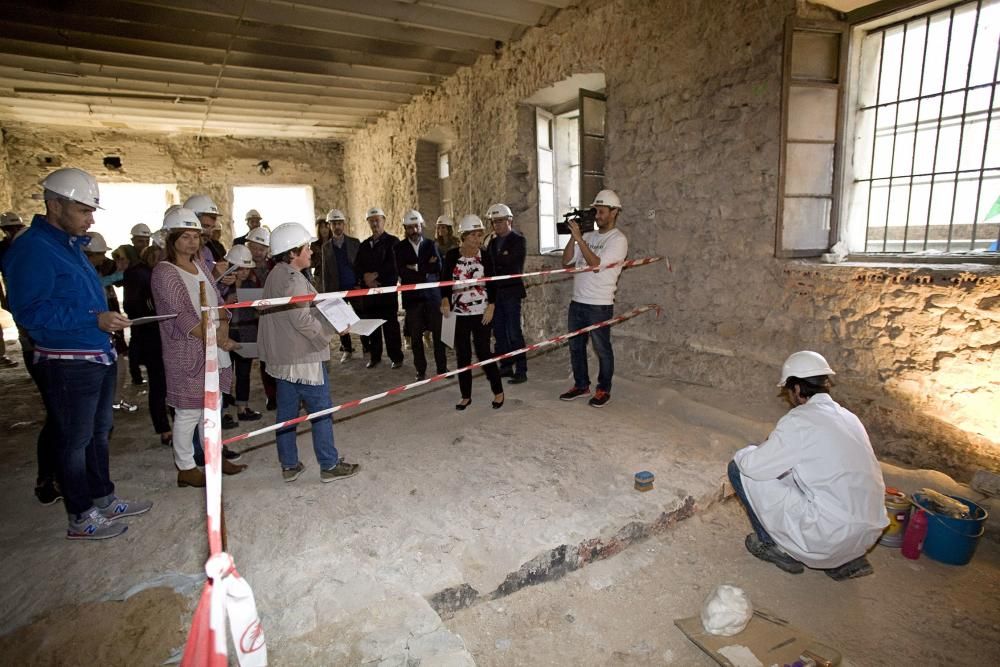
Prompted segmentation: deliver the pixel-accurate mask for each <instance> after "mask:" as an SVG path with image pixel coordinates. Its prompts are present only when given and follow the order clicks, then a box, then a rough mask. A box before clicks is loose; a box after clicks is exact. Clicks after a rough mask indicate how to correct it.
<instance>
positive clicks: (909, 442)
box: [345, 0, 1000, 476]
mask: <svg viewBox="0 0 1000 667" xmlns="http://www.w3.org/2000/svg"><path fill="white" fill-rule="evenodd" d="M797 10H798V11H799V12H801V13H804V14H808V15H810V16H812V17H815V16H816V15H817V10H816V9H815V8H811V7H810V6H809V5H808V4H806V3H802V2H799V3H796V2H795V1H794V0H788V1H786V2H764V3H761V2H756V1H751V0H718V1H716V2H711V3H699V2H689V1H687V0H614V1H610V2H608V1H598V0H594V1H591V2H584V3H582V6H581V7H579V8H576V9H571V10H566V11H563V12H561V13H560V14H559V15H557V16H556V18H555V19H554V20H553V21H552V22H551V23H550V24H549V25H548V26H546V27H545V28H541V29H536V30H532V31H529V32H528V33H527V34H526V35H525V36H524V38H523V39H522V40H521V41H519V42H517V43H515V44H511V45H507V46H506V47H504V48H503V50H502V51H500V52H499V53H498V54H497V55H495V56H487V57H483V58H481V59H480V60H479V61H478V62H477V63H476V64H475V65H473V66H472V67H470V68H467V69H464V70H462V71H460V72H459V73H458V74H456V75H455V76H454V77H452V78H451V79H449V80H448V81H446V82H445V83H444V84H443V85H442V86H440V87H439V88H438V89H437V90H435V91H434V92H432V93H428V94H426V95H424V96H423V97H421V98H419V99H417V100H415V101H414V102H413V103H411V104H410V105H408V106H406V107H405V108H404V109H402V110H401V111H399V112H398V113H394V114H390V115H388V116H387V117H386V118H384V119H383V120H381V121H379V122H378V123H376V124H375V125H373V126H370V127H369V128H367V129H365V130H362V131H361V132H359V133H358V134H357V135H355V137H353V138H352V140H351V141H350V142H348V144H347V146H346V149H345V176H346V178H347V180H348V184H349V190H350V195H349V197H350V198H349V207H350V211H351V215H352V218H353V219H355V220H357V219H358V217H359V216H360V215H363V211H364V209H365V208H366V207H368V206H371V205H381V206H383V207H384V208H386V212H387V213H388V214H389V220H390V225H389V226H390V228H393V226H394V225H395V230H396V231H398V226H399V223H398V220H399V216H400V215H402V213H403V211H404V210H405V209H407V208H409V207H410V206H412V205H413V202H415V201H417V192H416V184H415V179H414V173H415V169H414V164H413V156H414V155H415V149H416V142H417V140H418V139H419V138H420V137H421V136H423V135H425V134H426V133H427V132H428V131H429V130H430V128H433V127H439V126H443V127H446V128H448V129H449V130H450V131H451V132H453V134H454V136H455V140H454V142H453V145H452V147H451V158H452V159H451V167H452V180H453V193H454V200H455V213H456V215H458V216H460V215H461V214H463V213H466V212H469V211H473V212H477V213H479V214H482V213H483V212H484V211H485V210H486V207H487V206H488V205H489V204H490V203H492V202H495V201H505V200H506V201H507V203H509V204H511V205H512V208H513V209H514V211H515V215H516V222H517V225H518V226H519V228H520V229H522V231H524V233H525V234H526V235H527V236H528V239H529V248H530V247H534V248H535V249H536V250H537V247H538V244H537V225H536V223H535V219H536V216H537V192H536V191H535V186H534V180H535V177H536V175H535V166H534V163H535V157H534V148H533V145H534V144H533V131H532V126H531V125H530V123H531V122H532V117H531V113H530V109H525V107H523V106H521V105H519V104H518V102H519V101H520V100H523V99H525V98H527V97H528V96H530V95H531V94H533V93H534V92H535V91H537V90H539V89H541V88H544V87H546V86H549V85H552V84H554V83H556V82H558V81H561V80H564V79H566V78H568V77H569V76H570V75H572V74H575V73H591V72H603V73H604V74H605V77H606V81H607V90H606V92H607V95H608V118H607V120H608V142H607V178H606V183H607V185H608V186H609V187H613V188H615V189H616V190H618V192H619V193H620V194H621V195H622V197H623V199H624V201H625V209H624V211H623V215H622V219H621V225H620V227H621V228H622V229H623V230H624V231H625V233H626V234H627V235H628V237H629V239H630V255H631V256H632V257H644V256H649V255H657V254H659V255H667V256H669V257H670V260H671V268H672V270H671V269H668V266H667V264H665V263H660V264H656V265H653V266H651V267H646V268H640V269H635V270H631V271H627V272H625V273H624V274H623V276H622V279H621V283H620V291H619V298H618V306H617V310H618V311H619V312H621V311H624V310H625V309H628V308H631V307H633V306H635V305H639V304H645V303H658V304H660V305H661V306H663V312H664V314H663V316H662V317H660V318H654V317H651V316H644V317H641V318H638V319H636V320H633V321H631V322H628V323H626V324H624V325H622V326H620V327H617V328H616V329H615V340H616V351H617V358H618V373H641V374H647V375H654V376H660V377H665V378H671V379H674V380H679V381H683V382H691V383H695V384H705V385H712V386H728V387H734V388H736V387H738V388H742V389H744V390H746V391H748V392H753V393H759V392H767V393H770V392H772V391H774V382H775V381H776V380H777V377H776V375H777V371H778V368H780V365H781V362H782V361H783V359H784V358H785V357H786V356H787V355H788V354H789V353H791V352H793V351H795V350H797V349H803V348H809V349H816V350H818V351H820V352H822V353H823V354H825V355H826V356H827V357H828V359H829V360H830V362H831V363H832V364H833V365H834V367H835V368H839V369H841V371H842V372H841V373H840V375H839V377H838V380H839V386H838V388H837V390H836V391H837V396H838V398H839V399H840V400H841V401H842V402H843V403H844V404H846V405H847V406H849V407H851V408H853V409H855V410H857V411H858V412H859V413H861V414H862V415H863V416H864V417H865V418H866V420H867V421H868V422H869V424H870V426H871V428H872V430H873V440H874V442H875V444H876V447H877V449H878V450H879V451H880V452H881V453H882V454H884V455H889V456H893V457H896V458H897V459H899V460H902V461H904V462H910V463H914V464H919V465H926V466H933V467H938V468H941V469H943V470H946V471H948V472H951V473H953V474H957V475H959V476H965V475H967V474H968V471H969V470H970V469H971V468H973V467H975V466H991V467H996V466H997V465H998V464H1000V426H998V423H997V420H998V417H997V415H998V413H1000V411H998V410H997V409H996V406H997V405H1000V386H998V384H997V383H998V381H1000V380H998V376H1000V371H998V370H997V369H998V368H1000V363H998V362H1000V355H998V354H997V347H998V338H1000V322H998V321H997V317H996V311H997V301H996V299H997V283H996V280H997V278H996V277H995V273H994V274H990V273H989V272H986V271H981V270H974V271H972V272H971V273H968V274H961V275H968V276H969V277H968V279H966V278H961V279H959V278H956V276H957V275H959V274H958V273H956V272H954V271H943V272H933V271H925V272H922V273H921V272H917V273H916V274H913V273H910V272H907V271H903V272H888V273H886V272H881V271H879V270H877V269H876V270H874V271H871V270H866V269H859V268H852V267H843V266H837V267H819V266H816V265H813V264H809V263H803V262H791V261H786V260H778V259H775V257H774V238H775V216H776V206H777V199H778V197H777V182H778V154H779V150H780V105H781V81H782V78H781V77H782V72H781V67H782V44H783V31H784V22H785V19H786V18H787V16H788V15H790V14H792V13H794V12H795V11H797ZM824 11H825V10H824ZM818 13H819V14H823V12H818ZM372 156H382V157H381V158H380V159H377V160H373V159H371V157H372ZM556 263H557V262H556V260H555V258H553V257H551V256H549V257H542V256H534V257H531V258H530V259H529V266H531V267H535V268H537V267H540V266H553V265H555V264H556ZM991 275H992V277H991ZM904 276H905V277H904ZM910 276H917V278H912V277H910ZM920 276H931V278H930V279H929V280H930V281H929V282H922V281H923V280H924V278H923V277H920ZM567 299H568V289H567V283H565V282H562V283H556V284H546V285H544V286H536V287H533V288H531V290H530V293H529V299H528V301H527V302H526V304H525V317H526V335H527V337H528V338H529V340H537V339H539V338H541V337H543V336H548V335H552V334H554V333H557V332H560V331H563V330H564V329H565V304H566V301H567ZM984 369H985V370H984ZM637 400H638V399H637Z"/></svg>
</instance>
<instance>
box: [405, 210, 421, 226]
mask: <svg viewBox="0 0 1000 667" xmlns="http://www.w3.org/2000/svg"><path fill="white" fill-rule="evenodd" d="M423 224H424V216H422V215H420V211H418V210H417V209H415V208H411V209H410V210H409V211H407V212H406V215H404V216H403V226H404V227H406V226H407V225H423Z"/></svg>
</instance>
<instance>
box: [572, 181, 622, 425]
mask: <svg viewBox="0 0 1000 667" xmlns="http://www.w3.org/2000/svg"><path fill="white" fill-rule="evenodd" d="M591 206H592V207H593V208H594V209H595V211H596V219H595V224H596V226H597V229H595V230H593V231H590V232H587V233H586V234H584V233H583V232H581V231H580V225H579V224H578V223H577V221H576V220H569V221H568V223H567V226H568V227H569V232H570V240H569V241H568V242H567V243H566V247H565V248H564V249H563V256H562V262H563V266H576V267H585V266H601V265H602V264H613V263H615V262H621V261H624V259H625V256H626V255H628V239H627V238H625V235H624V234H623V233H622V232H621V231H620V230H618V229H617V228H616V225H617V224H618V215H619V213H621V208H622V203H621V200H620V199H619V198H618V195H617V194H615V192H614V191H613V190H601V191H600V192H598V193H597V196H596V197H595V198H594V203H593V204H591ZM621 272H622V269H621V267H620V266H619V267H616V268H613V269H602V270H600V271H587V272H584V273H576V274H573V300H572V301H570V304H569V318H568V320H569V330H570V331H576V330H578V329H582V328H584V327H587V326H590V325H591V324H597V323H598V322H603V321H604V320H609V319H611V318H612V317H613V314H614V308H615V291H616V290H617V289H618V276H619V275H620V274H621ZM588 338H589V339H590V341H591V342H592V343H593V344H594V352H595V353H596V354H597V360H598V373H597V390H596V391H595V392H594V396H593V397H592V398H591V399H590V402H589V403H590V405H591V407H595V408H603V407H604V406H605V405H607V404H608V401H610V400H611V378H612V376H613V375H614V374H615V352H614V350H613V349H612V347H611V329H610V328H609V327H601V328H600V329H595V330H594V331H591V332H590V334H589V335H588V336H582V335H581V336H574V337H573V338H570V339H569V359H570V364H571V365H572V367H573V387H572V388H570V390H569V391H567V392H565V393H564V394H561V395H560V396H559V398H560V399H561V400H563V401H572V400H573V399H575V398H579V397H580V396H587V395H588V394H590V373H589V370H588V368H587V339H588Z"/></svg>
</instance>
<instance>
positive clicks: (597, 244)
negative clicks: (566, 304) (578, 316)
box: [570, 228, 628, 306]
mask: <svg viewBox="0 0 1000 667" xmlns="http://www.w3.org/2000/svg"><path fill="white" fill-rule="evenodd" d="M583 240H584V241H586V242H587V245H588V246H590V249H591V250H592V251H593V253H594V254H595V255H597V256H598V257H600V258H601V264H612V263H614V262H621V261H623V260H624V259H625V257H626V256H627V255H628V239H627V238H625V235H624V234H622V233H621V231H619V230H618V228H615V229H612V230H611V231H610V232H606V233H604V234H601V233H600V232H599V231H597V230H596V229H595V230H594V231H592V232H587V233H586V234H584V235H583ZM570 264H571V265H572V266H575V267H577V268H582V267H585V266H587V260H586V259H584V258H583V253H581V252H580V246H579V245H575V247H574V248H573V261H572V262H571V263H570ZM621 272H622V269H621V267H617V268H614V269H602V270H600V271H587V272H585V273H576V274H574V275H573V301H576V302H577V303H586V304H589V305H592V306H611V305H614V303H615V291H616V290H617V289H618V276H619V275H621Z"/></svg>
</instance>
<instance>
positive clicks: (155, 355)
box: [128, 324, 170, 433]
mask: <svg viewBox="0 0 1000 667" xmlns="http://www.w3.org/2000/svg"><path fill="white" fill-rule="evenodd" d="M128 354H129V367H130V368H131V365H132V363H135V364H136V366H137V367H138V366H145V367H146V375H147V376H148V377H149V418H150V420H151V421H152V422H153V429H154V430H155V431H156V432H157V433H169V432H170V419H169V418H168V417H167V372H166V369H165V368H164V367H163V349H162V347H161V345H160V329H159V325H156V324H143V325H140V326H137V327H136V328H135V329H133V330H132V343H131V345H129V352H128Z"/></svg>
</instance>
